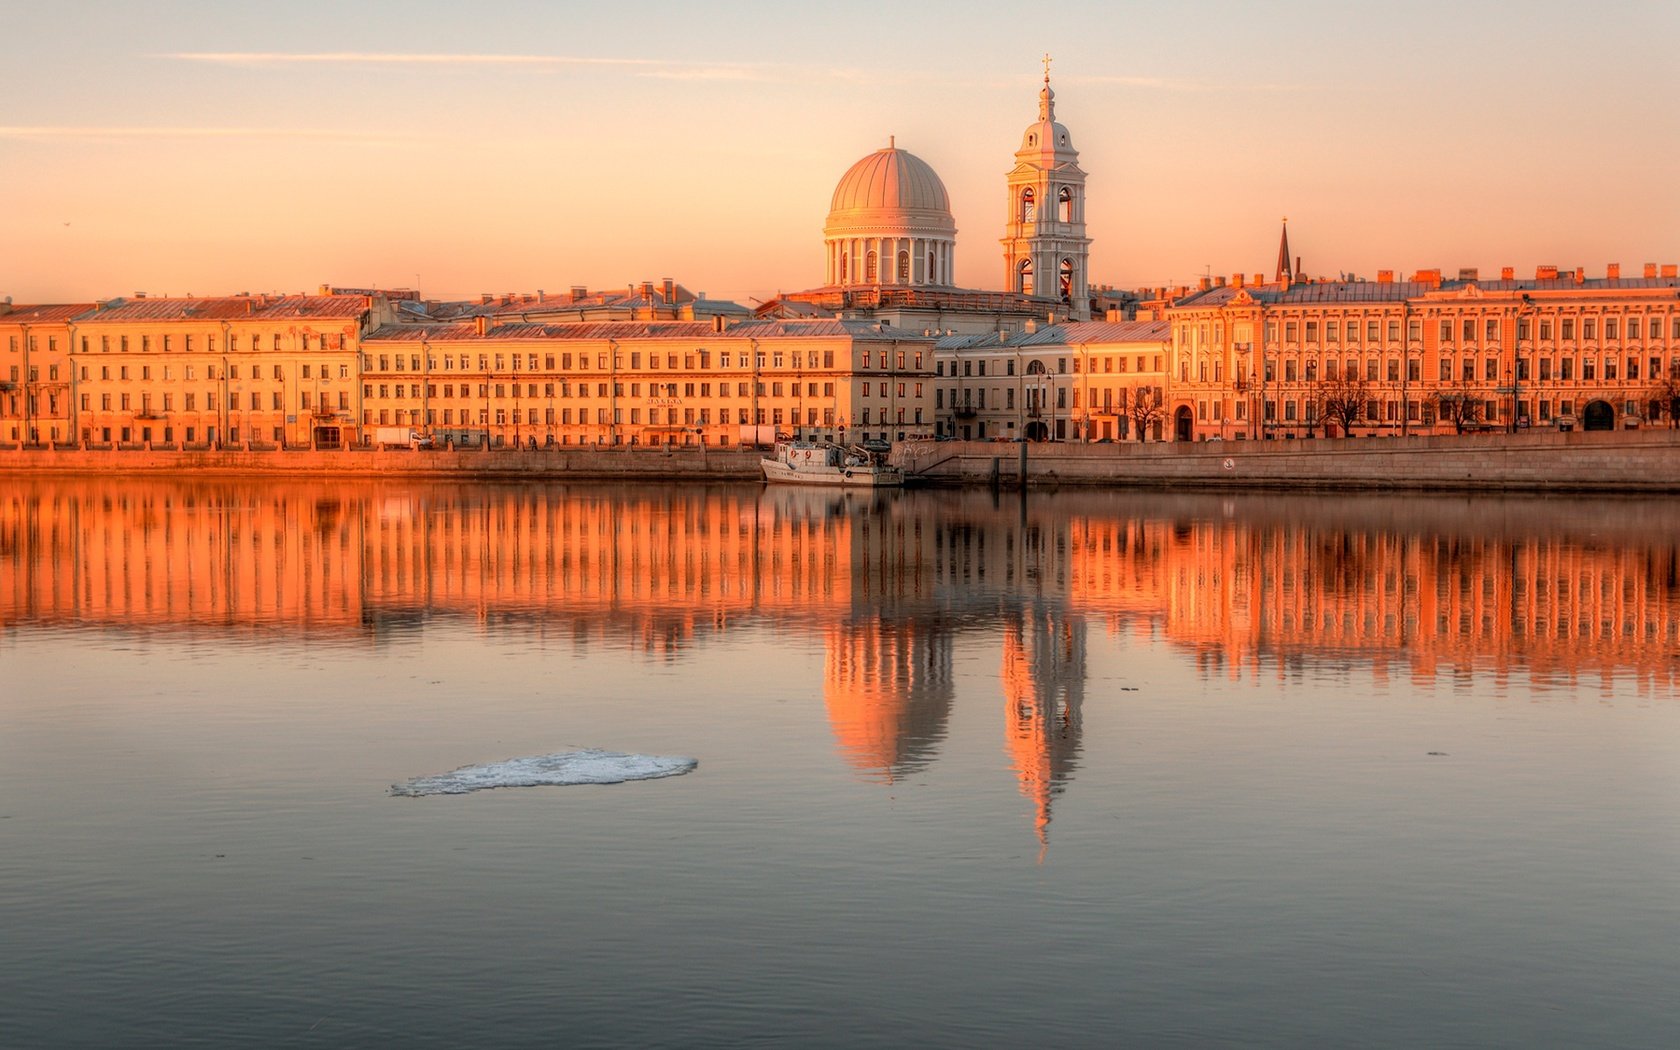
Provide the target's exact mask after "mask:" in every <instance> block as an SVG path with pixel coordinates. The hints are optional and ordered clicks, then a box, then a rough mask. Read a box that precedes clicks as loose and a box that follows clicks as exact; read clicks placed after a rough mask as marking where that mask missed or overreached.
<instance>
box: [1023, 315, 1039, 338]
mask: <svg viewBox="0 0 1680 1050" xmlns="http://www.w3.org/2000/svg"><path fill="white" fill-rule="evenodd" d="M1023 327H1024V329H1025V331H1026V333H1027V334H1028V335H1032V334H1033V333H1034V332H1036V331H1038V319H1037V318H1036V317H1029V318H1027V323H1026V325H1025V326H1023Z"/></svg>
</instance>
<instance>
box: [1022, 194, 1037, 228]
mask: <svg viewBox="0 0 1680 1050" xmlns="http://www.w3.org/2000/svg"><path fill="white" fill-rule="evenodd" d="M1035 200H1036V199H1035V198H1034V197H1033V188H1032V187H1031V186H1028V187H1027V188H1026V189H1024V190H1022V191H1021V221H1022V222H1032V221H1033V217H1034V215H1035V213H1036V212H1037V205H1036V202H1035Z"/></svg>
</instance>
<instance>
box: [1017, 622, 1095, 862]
mask: <svg viewBox="0 0 1680 1050" xmlns="http://www.w3.org/2000/svg"><path fill="white" fill-rule="evenodd" d="M999 677H1001V678H1002V680H1003V696H1004V704H1005V716H1004V745H1005V747H1006V749H1007V750H1008V752H1009V760H1010V764H1011V765H1013V766H1014V767H1015V776H1016V778H1017V780H1018V781H1019V782H1020V789H1021V794H1023V795H1025V796H1026V797H1027V798H1029V799H1031V800H1032V802H1033V806H1034V810H1035V812H1034V815H1033V826H1034V830H1035V831H1036V832H1037V834H1038V841H1039V844H1040V846H1041V847H1048V845H1049V843H1050V800H1051V799H1052V798H1053V797H1054V796H1056V795H1059V794H1061V792H1062V789H1063V788H1064V787H1065V786H1066V782H1067V779H1068V777H1069V776H1070V775H1071V774H1072V773H1073V771H1074V769H1076V768H1077V766H1078V758H1079V743H1080V724H1079V721H1080V717H1079V716H1080V711H1079V709H1080V705H1081V704H1082V703H1083V702H1084V699H1085V623H1084V621H1083V620H1080V619H1078V618H1076V617H1074V616H1070V615H1069V614H1068V611H1067V610H1066V608H1064V607H1061V606H1059V605H1049V604H1046V603H1042V602H1033V603H1031V604H1029V605H1028V606H1027V607H1026V608H1025V609H1023V610H1022V611H1021V612H1020V613H1017V614H1015V615H1013V616H1011V617H1009V618H1007V619H1006V620H1005V622H1004V629H1003V667H1002V669H1001V671H1000V672H999ZM1039 856H1040V857H1041V858H1042V857H1043V853H1042V850H1041V852H1040V854H1039Z"/></svg>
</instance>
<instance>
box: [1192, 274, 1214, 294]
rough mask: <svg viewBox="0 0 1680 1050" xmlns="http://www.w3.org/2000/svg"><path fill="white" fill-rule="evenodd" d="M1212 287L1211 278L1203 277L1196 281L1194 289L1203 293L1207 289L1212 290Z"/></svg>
mask: <svg viewBox="0 0 1680 1050" xmlns="http://www.w3.org/2000/svg"><path fill="white" fill-rule="evenodd" d="M1212 287H1213V278H1211V277H1203V278H1200V279H1199V280H1197V281H1196V288H1197V289H1198V290H1200V291H1204V292H1205V291H1207V290H1208V289H1209V288H1212Z"/></svg>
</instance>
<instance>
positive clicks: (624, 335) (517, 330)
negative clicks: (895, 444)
mask: <svg viewBox="0 0 1680 1050" xmlns="http://www.w3.org/2000/svg"><path fill="white" fill-rule="evenodd" d="M718 337H727V338H730V339H820V338H850V339H855V340H859V341H865V342H868V341H918V342H920V341H925V340H927V339H928V337H927V336H924V335H922V334H921V333H920V332H913V331H910V330H909V329H906V328H894V327H893V326H891V325H887V324H878V323H876V322H873V321H851V320H836V319H833V318H823V319H816V320H783V319H763V320H753V321H740V322H737V323H733V324H730V325H727V326H726V327H724V328H723V329H721V330H720V329H718V328H717V326H716V325H715V324H714V323H713V322H710V321H586V322H579V323H570V324H542V323H539V322H518V321H515V322H511V323H503V324H494V323H488V324H487V325H486V328H485V331H484V333H483V334H482V335H481V334H479V331H478V325H477V324H476V323H453V324H397V325H383V326H381V327H379V328H377V329H375V330H374V331H373V332H371V333H369V334H368V335H367V336H365V337H364V338H363V340H362V342H363V344H364V345H366V344H367V343H370V342H393V343H419V342H431V343H436V342H452V341H463V342H477V341H508V340H523V341H530V340H553V341H562V340H577V341H585V340H606V339H623V340H632V339H635V340H647V339H675V340H682V341H685V342H696V341H698V342H704V341H706V340H708V339H715V338H718Z"/></svg>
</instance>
